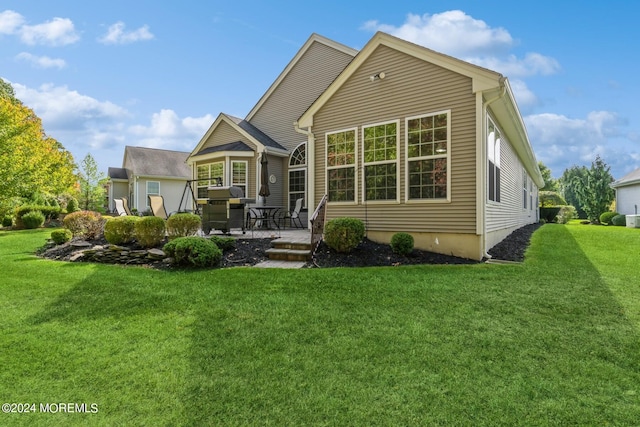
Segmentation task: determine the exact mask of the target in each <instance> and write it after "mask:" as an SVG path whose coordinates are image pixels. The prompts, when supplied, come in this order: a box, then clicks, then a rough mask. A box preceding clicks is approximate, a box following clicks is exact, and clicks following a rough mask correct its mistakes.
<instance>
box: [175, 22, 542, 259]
mask: <svg viewBox="0 0 640 427" xmlns="http://www.w3.org/2000/svg"><path fill="white" fill-rule="evenodd" d="M263 158H265V159H266V160H268V171H269V178H270V179H269V189H270V195H269V197H268V203H269V204H275V205H282V206H285V207H288V208H292V207H293V205H294V203H295V201H296V200H297V199H299V198H303V199H304V206H305V208H308V210H310V211H313V209H314V208H315V206H317V204H318V203H319V201H320V200H321V198H322V197H323V195H325V194H326V195H327V196H328V204H327V218H328V219H331V218H335V217H343V216H348V217H355V218H359V219H361V220H362V221H364V223H365V226H366V230H367V237H368V238H369V239H371V240H375V241H379V242H389V241H390V240H391V237H392V236H393V234H395V233H397V232H401V231H402V232H408V233H410V234H412V235H413V237H414V239H415V246H416V247H417V248H421V249H426V250H430V251H433V252H438V253H445V254H452V255H456V256H460V257H465V258H470V259H481V258H482V257H483V256H485V255H486V251H487V250H488V249H490V248H491V247H492V246H493V245H495V244H496V243H498V242H499V241H500V240H502V239H503V238H504V237H506V236H507V235H508V234H509V233H511V232H512V231H513V230H515V229H517V228H520V227H522V226H524V225H526V224H530V223H534V222H536V221H538V209H537V205H538V202H537V198H538V188H539V187H541V186H542V185H543V179H542V176H541V174H540V171H539V169H538V166H537V161H536V158H535V155H534V153H533V150H532V147H531V144H530V142H529V139H528V136H527V132H526V129H525V126H524V123H523V120H522V117H521V115H520V113H519V110H518V107H517V105H516V101H515V99H514V96H513V93H512V90H511V87H510V85H509V82H508V80H507V79H506V78H505V77H504V76H502V75H501V74H499V73H496V72H494V71H491V70H488V69H485V68H481V67H478V66H476V65H472V64H470V63H467V62H464V61H461V60H458V59H456V58H453V57H450V56H447V55H443V54H441V53H438V52H435V51H433V50H430V49H427V48H425V47H421V46H418V45H415V44H413V43H410V42H407V41H404V40H401V39H398V38H396V37H393V36H391V35H388V34H385V33H382V32H379V33H376V34H375V35H374V36H373V38H372V39H371V40H370V41H369V42H368V43H367V44H366V45H365V46H364V47H363V48H362V50H360V51H356V50H354V49H351V48H349V47H347V46H344V45H342V44H340V43H337V42H335V41H332V40H329V39H327V38H324V37H322V36H319V35H317V34H313V35H311V37H310V38H309V39H308V40H307V42H306V43H305V44H304V45H303V46H302V48H301V49H300V50H299V51H298V53H297V54H296V55H295V57H294V58H293V59H292V60H291V62H290V63H289V64H288V65H287V66H286V68H285V69H284V71H283V72H282V73H281V74H280V75H279V76H278V78H277V79H276V81H275V82H274V83H273V84H272V85H271V86H270V87H269V89H268V90H267V92H266V93H265V94H264V95H263V96H262V98H260V100H259V101H258V103H257V104H256V105H255V106H254V107H253V109H252V110H251V111H250V112H249V114H248V115H247V116H246V117H245V118H244V119H240V118H237V117H233V116H230V115H227V114H220V115H219V116H218V117H217V118H216V120H215V121H214V122H213V124H212V125H211V127H210V128H209V130H208V131H207V132H206V133H205V135H204V136H203V137H202V139H201V140H200V141H199V142H198V144H197V145H196V147H195V148H194V150H193V151H192V152H191V153H190V154H189V156H188V158H187V160H186V162H187V164H188V166H189V167H190V170H191V176H192V177H193V179H196V180H197V181H195V182H194V187H195V188H194V193H195V194H196V198H197V199H198V201H200V202H204V200H205V199H206V197H207V187H208V186H209V185H213V184H215V183H221V184H222V185H225V186H227V185H234V186H239V187H241V188H242V189H243V190H244V192H245V195H246V196H247V197H250V198H258V193H259V188H260V173H261V167H263V166H262V164H263V163H262V162H261V160H263Z"/></svg>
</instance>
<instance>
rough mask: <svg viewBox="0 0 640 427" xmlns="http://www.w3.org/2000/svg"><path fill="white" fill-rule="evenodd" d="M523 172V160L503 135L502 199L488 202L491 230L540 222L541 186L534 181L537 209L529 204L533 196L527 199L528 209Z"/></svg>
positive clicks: (487, 222) (501, 163)
mask: <svg viewBox="0 0 640 427" xmlns="http://www.w3.org/2000/svg"><path fill="white" fill-rule="evenodd" d="M522 171H523V165H522V162H521V161H520V159H518V156H517V154H516V152H515V150H514V149H513V147H512V146H511V144H510V143H509V141H508V140H507V139H506V138H505V136H504V134H503V135H502V141H501V144H500V202H499V203H497V202H492V201H487V208H486V211H487V216H486V226H487V232H492V231H497V230H501V229H515V228H520V227H522V226H524V225H527V224H531V223H534V222H536V221H537V213H538V207H537V205H536V201H537V188H536V186H535V184H533V203H534V207H533V209H531V206H530V205H529V200H530V198H527V208H526V209H524V204H523V194H522V190H523V176H522V173H523V172H522ZM527 176H528V177H529V179H531V177H530V176H529V175H527ZM527 188H529V187H528V186H527Z"/></svg>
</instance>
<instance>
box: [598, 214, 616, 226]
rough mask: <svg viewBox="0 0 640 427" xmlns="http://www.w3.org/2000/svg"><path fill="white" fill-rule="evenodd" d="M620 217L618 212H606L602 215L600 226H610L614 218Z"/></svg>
mask: <svg viewBox="0 0 640 427" xmlns="http://www.w3.org/2000/svg"><path fill="white" fill-rule="evenodd" d="M616 215H619V213H618V212H605V213H603V214H600V224H606V225H610V224H611V220H612V219H613V217H614V216H616Z"/></svg>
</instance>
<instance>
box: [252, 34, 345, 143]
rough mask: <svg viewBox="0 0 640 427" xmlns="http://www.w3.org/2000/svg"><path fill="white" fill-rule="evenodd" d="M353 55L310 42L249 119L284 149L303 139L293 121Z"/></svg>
mask: <svg viewBox="0 0 640 427" xmlns="http://www.w3.org/2000/svg"><path fill="white" fill-rule="evenodd" d="M352 59H353V56H351V55H348V54H346V53H344V52H341V51H339V50H337V49H335V48H333V47H330V46H327V45H325V44H323V43H320V42H317V41H316V42H314V43H313V44H312V45H311V46H310V47H309V49H308V50H307V51H306V52H305V54H304V55H303V56H302V57H301V58H300V60H299V61H298V62H297V63H296V64H295V65H294V67H293V68H292V69H291V70H290V71H289V73H288V74H287V75H286V77H285V78H284V79H283V81H282V82H281V83H280V85H279V86H278V87H277V88H276V89H275V90H274V91H273V93H272V94H271V95H270V96H269V98H268V99H267V100H265V102H264V104H263V105H262V106H261V107H260V109H259V110H258V111H256V112H255V113H254V114H253V116H251V117H250V118H249V122H250V123H251V124H252V125H254V126H256V127H257V128H258V129H260V130H261V131H262V132H264V133H265V134H267V135H269V136H270V137H271V139H273V140H274V141H276V142H277V143H278V144H280V145H282V146H283V147H285V148H286V149H288V150H293V149H294V148H295V147H296V146H298V144H300V143H301V142H304V141H305V137H304V136H303V135H300V134H299V133H297V132H296V131H295V129H294V127H293V122H295V121H296V120H298V118H299V117H300V116H301V115H302V113H304V112H305V111H306V110H307V108H309V106H310V105H311V104H312V103H313V101H315V100H316V99H317V98H318V97H319V96H320V95H321V94H322V92H324V90H325V89H326V88H327V87H328V86H329V85H330V84H331V82H332V81H333V80H334V79H335V78H336V76H337V75H338V74H340V72H341V71H342V70H343V69H344V68H345V67H346V66H347V65H348V64H349V62H351V60H352Z"/></svg>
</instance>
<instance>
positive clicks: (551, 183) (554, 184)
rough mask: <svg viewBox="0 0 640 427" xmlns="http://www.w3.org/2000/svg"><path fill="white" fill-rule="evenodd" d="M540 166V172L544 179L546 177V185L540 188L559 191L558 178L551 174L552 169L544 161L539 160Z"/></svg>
mask: <svg viewBox="0 0 640 427" xmlns="http://www.w3.org/2000/svg"><path fill="white" fill-rule="evenodd" d="M538 168H539V169H540V173H541V174H542V179H544V187H542V188H541V189H540V190H542V191H558V180H557V179H555V178H553V177H552V176H551V169H549V168H548V167H546V166H545V165H544V163H542V162H538Z"/></svg>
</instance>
